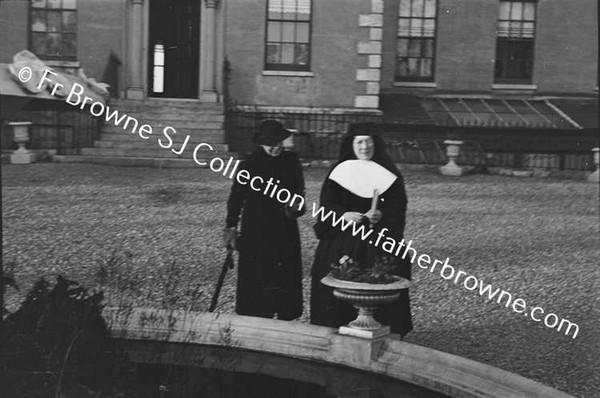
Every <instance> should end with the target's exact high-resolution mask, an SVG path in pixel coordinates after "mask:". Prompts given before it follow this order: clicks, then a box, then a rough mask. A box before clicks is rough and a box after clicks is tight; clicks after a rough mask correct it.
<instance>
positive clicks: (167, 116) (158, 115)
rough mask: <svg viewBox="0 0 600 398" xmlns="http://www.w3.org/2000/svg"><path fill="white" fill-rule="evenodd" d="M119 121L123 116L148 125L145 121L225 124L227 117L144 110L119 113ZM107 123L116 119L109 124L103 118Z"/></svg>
mask: <svg viewBox="0 0 600 398" xmlns="http://www.w3.org/2000/svg"><path fill="white" fill-rule="evenodd" d="M112 112H113V111H112V109H111V110H110V111H109V114H112ZM118 113H119V114H118V117H117V119H119V118H121V117H122V116H123V115H127V116H130V117H132V118H135V119H137V121H138V122H139V123H147V122H144V121H145V120H184V121H188V122H199V123H201V122H223V121H225V115H223V114H222V113H204V112H177V111H167V110H164V109H151V110H143V111H133V112H132V111H129V112H128V111H121V110H119V111H118ZM103 119H104V120H105V123H111V124H114V120H115V118H114V117H112V118H111V120H110V121H109V122H107V121H106V117H105V116H103ZM123 123H125V120H123V121H122V122H121V124H123Z"/></svg>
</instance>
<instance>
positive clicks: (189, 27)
mask: <svg viewBox="0 0 600 398" xmlns="http://www.w3.org/2000/svg"><path fill="white" fill-rule="evenodd" d="M199 2H200V0H151V1H150V43H149V51H148V53H149V68H148V80H149V84H148V87H150V93H149V95H150V96H151V97H169V98H198V72H199V71H198V64H199V62H198V61H199V60H198V58H199V52H198V47H199V37H200V33H199V32H200V10H199Z"/></svg>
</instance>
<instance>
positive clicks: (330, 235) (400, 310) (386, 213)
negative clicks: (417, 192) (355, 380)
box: [310, 137, 412, 336]
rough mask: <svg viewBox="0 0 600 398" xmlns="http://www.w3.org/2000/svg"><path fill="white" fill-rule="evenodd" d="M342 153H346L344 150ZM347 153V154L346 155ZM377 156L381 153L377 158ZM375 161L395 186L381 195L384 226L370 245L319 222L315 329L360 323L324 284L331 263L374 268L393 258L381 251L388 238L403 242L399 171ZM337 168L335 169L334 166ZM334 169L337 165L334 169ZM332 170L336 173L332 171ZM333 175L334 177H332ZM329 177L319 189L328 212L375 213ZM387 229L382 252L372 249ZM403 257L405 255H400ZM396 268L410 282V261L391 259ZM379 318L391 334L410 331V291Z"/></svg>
mask: <svg viewBox="0 0 600 398" xmlns="http://www.w3.org/2000/svg"><path fill="white" fill-rule="evenodd" d="M375 139H376V144H377V145H376V151H377V150H379V151H381V150H382V145H381V141H380V140H379V137H375ZM342 152H343V150H342ZM346 152H347V153H348V152H349V151H348V150H347V151H346ZM378 155H379V154H378ZM352 158H356V157H355V156H354V155H346V156H345V157H342V160H340V162H339V163H338V164H340V163H342V162H343V161H344V160H348V159H352ZM380 159H381V158H380V156H376V157H375V158H374V160H375V161H376V162H377V163H378V164H380V165H382V166H383V167H384V168H385V169H387V170H388V171H390V172H392V173H393V174H395V175H396V177H397V178H396V180H395V182H394V183H393V184H392V185H391V186H390V187H389V188H388V189H387V190H386V191H385V192H383V193H382V194H381V195H380V197H379V201H378V206H377V208H378V210H380V211H381V213H382V218H381V221H380V222H378V223H377V224H375V225H374V226H372V229H373V232H372V233H371V235H369V237H368V238H367V239H366V241H363V240H362V239H361V238H360V234H359V235H357V236H352V232H351V229H347V230H346V231H345V232H342V231H341V229H340V225H338V226H337V227H333V226H332V224H331V218H329V219H327V220H326V221H324V222H323V221H321V220H318V221H317V223H316V224H315V227H314V229H315V232H316V235H317V238H318V239H319V244H318V246H317V251H316V253H315V259H314V263H313V267H312V281H311V298H310V322H311V323H313V324H317V325H323V326H330V327H339V326H342V325H346V324H348V323H349V322H351V321H352V320H354V319H355V318H356V315H357V310H356V309H355V308H354V307H353V306H352V305H351V304H349V303H347V302H344V301H341V300H339V299H337V298H335V297H334V296H333V289H332V288H330V287H328V286H325V285H323V284H322V283H321V279H322V278H323V277H325V276H326V275H327V274H328V273H329V271H330V270H331V264H338V262H339V259H340V258H341V257H342V256H344V255H349V256H350V257H352V258H353V259H354V260H356V261H357V262H358V263H359V264H360V265H361V267H363V268H365V267H371V266H372V265H373V262H374V258H375V256H377V255H381V254H389V253H387V252H385V251H384V250H383V249H382V242H383V241H385V237H390V238H393V239H394V240H396V241H397V242H400V240H401V239H402V237H403V234H404V225H405V220H406V207H407V198H406V191H405V188H404V181H403V179H402V175H401V174H400V172H399V171H398V170H397V169H396V167H395V166H394V165H393V163H391V161H387V159H386V158H385V157H384V158H383V159H381V160H380ZM336 166H337V165H336ZM333 169H335V166H334V168H333ZM333 169H332V170H333ZM329 174H331V172H330V173H329ZM329 176H330V175H328V176H327V178H326V180H325V182H324V183H323V188H322V190H321V197H320V202H321V206H323V207H324V208H325V210H326V211H329V210H333V211H334V212H335V213H336V217H341V216H342V214H344V213H345V212H348V211H356V212H359V213H366V212H367V211H368V210H369V209H370V208H371V200H372V199H371V198H363V197H360V196H357V195H355V194H354V193H352V192H350V191H349V190H348V189H346V188H344V187H342V186H341V185H339V184H338V183H337V182H335V181H333V180H331V179H330V178H329ZM384 227H385V228H388V231H386V232H385V237H384V238H382V240H381V241H380V243H379V245H378V247H375V246H374V245H373V244H369V241H371V242H375V240H376V239H377V233H378V232H379V231H380V230H381V229H382V228H384ZM368 228H369V223H368V221H366V222H365V231H367V230H368ZM402 253H403V250H402ZM393 264H394V265H395V271H394V273H395V274H396V275H399V276H401V277H404V278H406V279H411V263H410V258H409V257H408V256H407V257H406V260H403V259H402V258H401V256H400V257H393ZM374 316H375V319H376V320H378V321H379V322H381V323H383V324H385V325H388V326H390V328H391V331H392V333H398V334H400V335H402V336H404V335H406V334H407V333H408V332H410V331H411V330H412V318H411V311H410V301H409V295H408V290H407V289H405V290H403V291H402V293H401V296H400V298H399V299H398V300H397V301H396V302H394V303H391V304H387V305H385V306H382V307H380V308H379V309H378V310H377V311H376V312H375V315H374Z"/></svg>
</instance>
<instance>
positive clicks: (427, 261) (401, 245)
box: [312, 203, 579, 338]
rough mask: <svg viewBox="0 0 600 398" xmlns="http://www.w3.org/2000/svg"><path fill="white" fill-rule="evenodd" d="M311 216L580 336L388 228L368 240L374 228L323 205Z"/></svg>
mask: <svg viewBox="0 0 600 398" xmlns="http://www.w3.org/2000/svg"><path fill="white" fill-rule="evenodd" d="M312 216H313V217H315V218H316V217H319V218H320V220H321V221H323V222H325V221H327V220H328V219H331V220H330V222H331V224H332V225H333V226H334V227H337V226H338V225H339V226H340V229H341V230H342V231H346V230H348V228H351V229H350V230H349V231H351V233H352V236H359V237H360V238H361V239H362V240H363V241H367V240H368V242H369V243H370V244H372V245H373V246H375V247H381V248H382V249H383V250H384V251H386V252H387V253H389V254H393V255H395V256H402V258H403V259H405V258H406V256H409V257H410V261H411V262H412V263H415V262H416V263H417V265H418V266H419V267H420V268H422V269H429V272H431V273H433V272H435V271H436V269H437V272H439V274H440V276H441V277H442V278H443V279H445V280H447V281H452V282H454V284H456V285H458V284H462V285H463V286H464V288H465V289H467V290H471V291H476V292H477V293H479V295H480V296H483V297H485V298H486V299H487V300H488V301H493V300H495V301H496V303H497V304H502V302H503V301H504V302H505V304H504V305H505V307H506V308H508V307H510V308H512V310H513V311H514V312H516V313H517V314H523V315H526V316H528V317H529V318H531V319H532V320H533V321H534V322H543V323H544V325H545V326H546V327H548V328H552V329H554V328H556V330H558V331H564V333H565V335H566V336H568V335H569V334H570V333H571V332H573V334H572V337H573V338H575V337H577V334H578V333H579V326H578V325H577V324H576V323H573V322H571V321H569V320H567V319H564V318H559V317H558V315H556V314H553V313H546V312H545V311H544V309H543V308H542V307H531V309H529V308H530V307H528V306H527V303H526V302H525V300H524V299H522V298H519V297H517V298H515V299H513V295H512V294H510V293H509V292H507V291H505V290H501V289H499V288H496V289H494V288H493V287H492V285H491V284H489V283H484V282H483V280H481V279H478V278H477V277H475V276H473V275H469V274H467V273H466V272H464V271H461V270H457V269H455V267H453V266H452V265H450V264H448V262H449V261H450V259H449V258H446V260H445V261H441V260H437V259H434V260H433V264H432V262H431V260H432V259H431V257H430V256H428V255H427V254H421V255H417V251H416V250H415V249H414V248H413V247H412V240H409V241H408V242H405V240H404V239H402V240H400V241H397V240H395V239H394V238H392V237H389V236H386V235H385V233H386V232H387V231H388V229H387V228H382V229H381V230H380V231H379V232H378V233H377V235H376V237H373V238H372V239H369V237H370V236H371V235H372V234H373V232H374V231H373V230H372V229H371V228H365V225H364V224H361V225H357V224H356V223H355V222H353V221H351V220H345V219H344V218H343V217H342V216H341V215H338V214H336V213H335V212H334V211H333V210H330V211H328V212H327V211H326V210H325V209H324V208H323V207H322V206H320V207H318V208H317V206H316V204H315V203H313V208H312Z"/></svg>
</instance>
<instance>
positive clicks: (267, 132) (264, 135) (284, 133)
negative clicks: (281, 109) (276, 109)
mask: <svg viewBox="0 0 600 398" xmlns="http://www.w3.org/2000/svg"><path fill="white" fill-rule="evenodd" d="M291 134H292V132H291V131H289V130H287V129H286V128H285V127H283V124H281V123H280V122H278V121H277V120H275V119H267V120H263V121H262V122H261V123H260V124H259V125H258V129H257V130H256V133H254V142H255V143H257V144H258V145H267V146H275V145H276V144H277V143H278V142H281V141H283V140H285V139H286V138H288V137H289V136H290V135H291Z"/></svg>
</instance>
